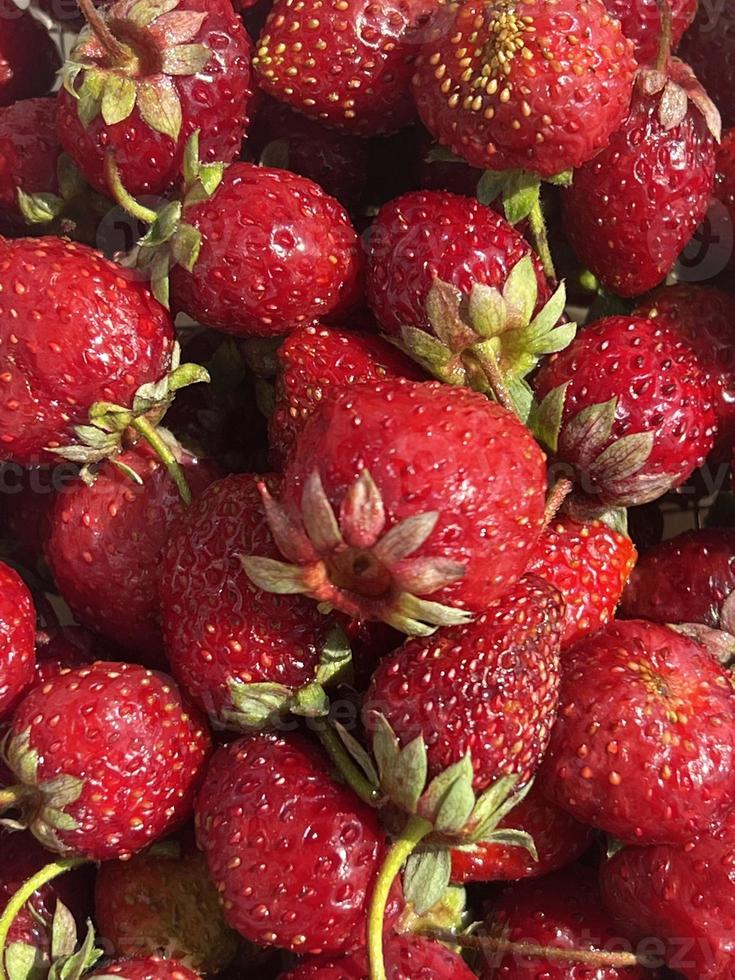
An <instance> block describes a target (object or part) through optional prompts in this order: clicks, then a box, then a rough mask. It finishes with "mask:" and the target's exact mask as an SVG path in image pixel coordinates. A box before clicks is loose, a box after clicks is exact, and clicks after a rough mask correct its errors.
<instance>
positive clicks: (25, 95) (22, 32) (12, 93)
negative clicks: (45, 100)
mask: <svg viewBox="0 0 735 980" xmlns="http://www.w3.org/2000/svg"><path fill="white" fill-rule="evenodd" d="M59 65H60V59H59V52H58V49H57V47H56V45H55V44H54V42H53V39H52V38H51V36H50V34H49V33H48V31H47V30H46V28H45V27H44V25H43V24H41V23H40V21H38V20H36V19H35V17H32V16H31V14H30V13H28V11H27V10H21V9H20V8H19V7H18V6H16V4H15V3H14V2H13V0H0V106H8V105H12V103H13V102H18V101H19V100H20V99H33V98H35V97H36V96H39V95H46V94H47V93H48V92H49V91H50V89H51V87H52V86H53V84H54V79H55V77H56V72H57V70H58V68H59Z"/></svg>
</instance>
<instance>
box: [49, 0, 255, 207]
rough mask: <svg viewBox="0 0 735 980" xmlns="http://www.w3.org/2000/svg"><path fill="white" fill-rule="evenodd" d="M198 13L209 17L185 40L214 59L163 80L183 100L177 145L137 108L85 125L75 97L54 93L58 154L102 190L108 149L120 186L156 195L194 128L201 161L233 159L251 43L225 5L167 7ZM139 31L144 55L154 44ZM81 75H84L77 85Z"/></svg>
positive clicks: (222, 1) (187, 0) (241, 127)
mask: <svg viewBox="0 0 735 980" xmlns="http://www.w3.org/2000/svg"><path fill="white" fill-rule="evenodd" d="M168 9H169V10H171V9H172V8H171V7H170V6H169V8H168ZM202 11H204V12H206V13H207V16H206V18H205V19H204V21H203V22H202V24H201V26H200V27H199V28H198V30H197V31H196V34H195V35H194V36H192V37H191V38H188V39H187V41H186V43H187V44H203V45H206V46H207V47H208V48H209V49H210V50H211V52H212V57H211V58H210V60H209V61H208V62H207V64H206V65H205V66H204V68H203V69H202V70H201V71H199V72H197V73H196V74H194V75H186V74H182V75H169V76H168V78H169V80H170V82H171V83H172V86H173V88H174V89H175V91H176V94H177V95H178V97H179V100H180V103H181V115H182V123H181V129H180V133H179V136H178V138H177V139H176V140H174V139H173V138H172V137H171V136H169V135H167V134H165V133H160V132H157V131H156V130H154V129H153V128H152V127H151V126H150V125H149V124H148V123H147V122H146V121H145V120H144V119H143V117H142V116H141V113H140V110H139V108H138V107H137V106H136V107H134V108H133V111H132V113H131V114H130V115H129V116H128V117H127V118H126V119H124V120H122V121H121V122H116V123H112V124H110V125H108V124H107V123H105V122H104V120H103V118H102V116H101V115H97V116H96V117H95V118H94V119H93V120H92V122H91V123H89V125H88V126H86V127H85V126H84V124H83V122H82V120H81V119H80V116H79V101H78V99H77V98H75V97H74V96H73V95H72V94H71V93H70V92H69V91H67V89H66V88H62V89H61V90H60V91H59V95H58V123H59V135H60V137H61V141H62V143H63V146H64V149H65V150H66V152H67V153H68V154H69V156H70V157H71V158H72V159H73V160H74V161H75V163H76V164H77V165H78V167H79V169H80V170H81V171H82V173H83V174H84V176H85V178H86V179H87V181H88V182H89V183H90V184H91V185H92V186H93V187H95V188H96V189H97V190H99V191H101V192H102V193H108V194H109V192H110V189H109V187H108V182H107V177H106V175H105V156H106V154H107V153H108V152H109V151H113V152H114V154H115V162H116V164H117V168H118V170H119V173H120V178H121V180H122V183H123V186H124V187H125V189H126V190H127V191H128V192H129V193H130V194H132V195H134V196H140V195H143V194H155V193H158V192H161V191H163V190H165V189H166V188H167V187H168V186H169V185H170V184H171V183H173V182H174V181H175V180H176V179H177V178H178V176H179V173H180V170H181V166H182V161H183V154H184V148H185V146H186V143H187V141H188V139H189V138H190V137H191V136H192V134H193V133H195V132H197V131H199V132H200V133H201V137H200V147H199V149H200V156H201V158H202V160H203V161H205V162H209V163H212V162H215V161H219V162H223V163H229V162H230V161H231V160H234V159H235V158H236V157H237V155H238V154H239V152H240V144H241V143H242V138H243V135H244V133H245V131H246V129H247V125H248V121H249V120H248V113H249V111H250V104H251V102H252V99H253V95H252V88H251V77H250V76H251V71H250V57H251V53H252V45H251V43H250V40H249V38H248V35H247V32H246V31H245V28H244V27H243V25H242V22H241V21H240V19H239V17H237V15H236V14H235V13H234V11H233V9H232V4H231V3H229V0H179V2H178V3H177V5H176V7H175V8H173V12H175V13H176V14H178V15H179V16H181V15H183V14H186V13H198V12H202ZM164 16H165V15H164ZM124 20H125V19H124V18H123V21H124ZM134 30H135V29H134ZM138 30H139V29H138ZM168 30H169V31H170V28H168ZM145 33H146V32H145V31H144V38H143V44H142V49H143V50H146V45H148V46H150V45H151V44H152V42H151V39H150V38H146V37H145ZM128 36H130V31H129V32H128ZM83 78H84V73H82V75H81V76H80V78H79V79H78V80H77V82H76V83H75V84H79V82H81V80H82V79H83ZM148 78H149V80H155V74H154V73H153V72H151V73H150V75H149V76H148Z"/></svg>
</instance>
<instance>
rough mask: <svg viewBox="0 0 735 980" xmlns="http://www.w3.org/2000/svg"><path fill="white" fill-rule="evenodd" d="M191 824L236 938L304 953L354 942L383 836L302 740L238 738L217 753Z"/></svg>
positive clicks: (366, 809)
mask: <svg viewBox="0 0 735 980" xmlns="http://www.w3.org/2000/svg"><path fill="white" fill-rule="evenodd" d="M196 824H197V842H198V845H199V847H200V849H201V850H202V851H204V854H205V856H206V858H207V863H208V865H209V872H210V874H211V876H212V879H213V881H214V883H215V885H216V886H217V888H218V890H219V892H220V895H221V898H222V902H223V907H224V912H225V918H226V919H227V920H228V922H229V923H230V925H232V926H234V928H236V929H237V930H238V932H240V933H241V934H242V935H243V936H245V938H246V939H249V940H250V941H252V942H255V943H258V944H259V945H261V946H277V947H279V948H281V949H290V950H292V951H293V952H298V953H304V954H319V953H322V952H324V953H342V952H349V951H350V950H352V949H355V948H356V947H358V946H359V945H360V944H361V942H362V941H364V938H363V937H364V932H363V929H364V921H365V912H366V901H367V898H368V896H369V894H370V892H371V890H372V887H373V880H374V877H375V875H376V873H377V870H378V868H379V866H380V862H381V861H382V858H383V855H384V852H385V849H386V845H385V838H384V834H383V832H382V830H381V828H380V826H379V824H378V819H377V816H376V813H375V811H374V810H372V809H371V808H370V807H368V806H367V805H366V804H364V803H362V802H361V801H360V800H359V799H358V798H357V797H356V796H355V795H354V794H353V793H352V792H351V791H350V790H348V789H347V788H345V787H343V786H341V785H339V784H338V783H335V782H334V781H333V780H332V778H331V776H330V775H329V772H328V769H327V765H326V760H325V759H324V758H323V756H322V754H321V753H320V751H319V749H318V748H315V747H314V746H312V745H311V744H310V743H309V742H307V741H306V740H305V739H304V738H303V737H301V736H297V735H291V736H289V737H288V738H285V737H284V736H282V735H277V734H268V735H254V736H246V737H245V738H242V739H240V740H238V741H236V742H231V743H230V744H229V745H228V746H226V747H225V748H221V749H219V750H218V751H217V753H216V754H215V756H214V758H213V760H212V762H211V764H210V767H209V770H208V773H207V778H206V780H205V782H204V786H203V787H202V791H201V793H200V794H199V799H198V802H197V808H196Z"/></svg>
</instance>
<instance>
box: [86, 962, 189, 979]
mask: <svg viewBox="0 0 735 980" xmlns="http://www.w3.org/2000/svg"><path fill="white" fill-rule="evenodd" d="M84 976H85V980H93V978H94V977H99V978H100V980H104V978H105V977H109V976H113V977H120V980H199V974H198V973H195V972H194V971H193V970H190V969H189V968H188V967H186V966H184V964H183V963H179V962H177V961H176V960H172V959H166V958H164V957H162V956H147V957H140V958H137V959H131V960H121V961H120V962H119V963H105V964H104V965H103V966H100V967H98V968H97V969H96V970H95V971H94V972H93V973H85V975H84Z"/></svg>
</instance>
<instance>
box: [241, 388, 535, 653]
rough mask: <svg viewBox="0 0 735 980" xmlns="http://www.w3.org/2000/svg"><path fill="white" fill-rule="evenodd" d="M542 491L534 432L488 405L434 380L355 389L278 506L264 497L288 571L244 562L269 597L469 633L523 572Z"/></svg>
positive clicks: (314, 437) (297, 456) (300, 461)
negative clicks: (297, 597)
mask: <svg viewBox="0 0 735 980" xmlns="http://www.w3.org/2000/svg"><path fill="white" fill-rule="evenodd" d="M545 486H546V473H545V469H544V457H543V454H542V453H541V451H540V450H539V448H538V446H537V445H536V444H535V443H534V441H533V440H532V439H531V436H530V434H529V432H528V430H526V429H525V428H524V427H523V426H522V425H521V424H520V423H519V422H518V421H517V419H515V418H514V417H513V416H512V415H511V414H510V413H509V412H507V411H505V410H504V409H503V408H501V407H500V406H498V405H495V404H492V403H491V402H489V401H488V399H486V398H485V397H484V396H482V395H480V394H477V393H476V392H472V391H468V390H467V389H464V388H453V387H450V386H448V385H440V384H437V383H433V382H427V383H416V382H410V381H403V380H393V381H391V380H388V381H385V382H382V383H379V384H362V385H355V386H354V387H353V388H350V389H347V390H345V391H341V392H337V393H335V395H334V396H333V397H331V398H330V399H327V401H326V402H325V403H324V404H323V405H322V407H321V408H320V409H319V410H318V411H317V412H315V414H314V415H312V417H311V419H310V420H309V422H308V424H307V425H306V427H305V429H304V431H303V432H302V434H301V436H300V438H299V440H298V442H297V445H296V448H295V451H294V453H293V455H292V456H291V459H290V461H289V464H288V466H287V468H286V472H285V478H284V486H283V493H282V498H281V503H280V504H277V503H276V502H275V501H274V500H273V498H272V497H271V496H270V495H269V494H268V493H267V491H265V490H264V491H263V497H264V500H265V502H266V507H267V511H268V515H269V520H270V524H271V527H272V529H273V532H274V537H275V540H276V544H277V545H278V547H279V549H280V551H281V553H282V555H283V556H284V557H285V558H286V560H287V561H288V562H290V563H291V564H285V563H281V562H274V561H273V560H272V559H270V558H263V557H258V556H257V553H255V555H254V556H252V557H249V558H247V559H244V564H245V567H246V570H247V572H248V574H249V575H250V577H251V578H252V579H253V581H255V582H256V583H257V584H258V585H259V586H261V587H263V588H266V589H268V590H272V591H277V592H289V593H293V592H303V593H305V594H307V595H310V596H311V597H312V598H314V599H316V600H318V601H319V602H320V603H322V604H324V605H326V607H331V608H335V609H338V610H340V611H341V612H344V613H346V614H347V615H348V616H350V617H352V618H355V619H374V620H382V621H384V622H387V623H389V624H390V625H392V626H394V627H396V628H397V629H401V630H403V631H404V632H407V633H424V634H425V633H431V632H432V631H433V627H435V626H437V625H449V624H456V623H466V622H467V621H468V620H469V619H470V618H471V615H472V613H473V612H481V611H482V610H483V609H485V608H486V607H487V605H488V603H489V602H491V601H492V600H493V599H495V598H496V597H497V596H499V595H502V594H504V593H505V592H507V591H508V589H509V588H510V586H511V585H512V584H513V583H514V582H515V581H516V580H517V579H518V578H519V577H520V575H522V574H523V572H524V571H525V568H526V566H527V565H528V562H529V560H530V558H531V556H532V553H533V550H534V549H535V547H536V543H537V541H538V536H539V533H540V529H541V524H542V521H543V509H544V495H545ZM519 491H520V492H519ZM337 515H339V516H337Z"/></svg>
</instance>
